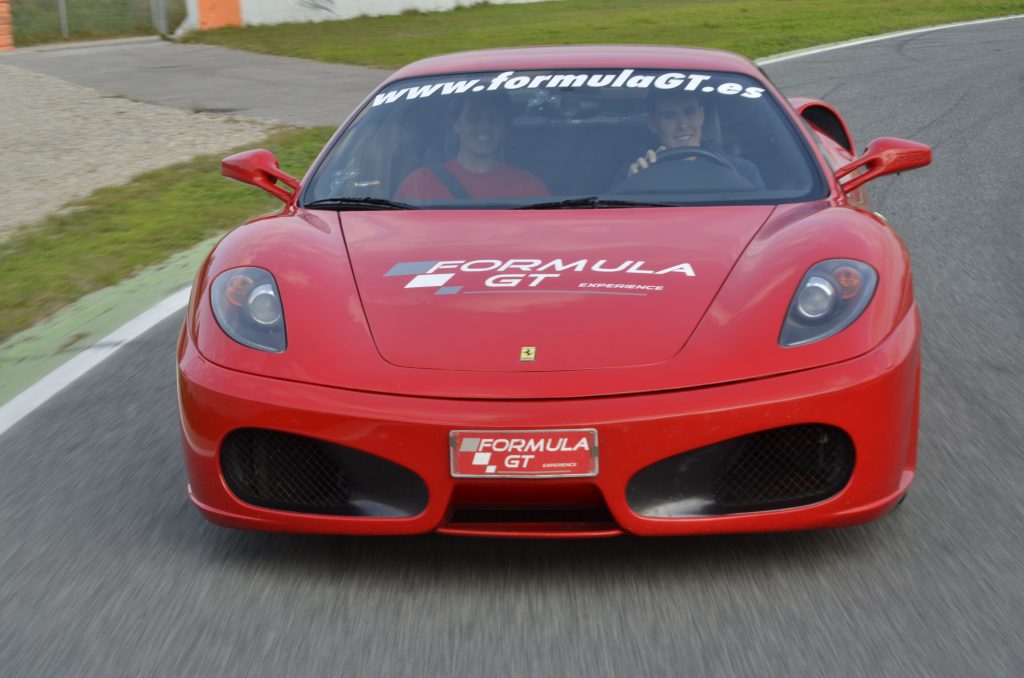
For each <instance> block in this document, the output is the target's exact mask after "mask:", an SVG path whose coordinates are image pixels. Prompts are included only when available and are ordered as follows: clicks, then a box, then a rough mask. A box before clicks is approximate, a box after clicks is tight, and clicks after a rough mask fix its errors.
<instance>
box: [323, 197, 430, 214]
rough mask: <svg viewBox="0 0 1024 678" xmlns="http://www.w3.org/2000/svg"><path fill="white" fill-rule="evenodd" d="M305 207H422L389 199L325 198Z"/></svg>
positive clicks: (324, 208) (358, 208) (333, 208)
mask: <svg viewBox="0 0 1024 678" xmlns="http://www.w3.org/2000/svg"><path fill="white" fill-rule="evenodd" d="M303 207H307V208H309V209H314V210H338V211H339V212H341V211H345V210H420V209H423V208H422V207H417V206H416V205H410V204H408V203H404V202H396V201H394V200H388V199H387V198H370V197H366V198H324V199H323V200H314V201H313V202H307V203H306V204H305V205H303Z"/></svg>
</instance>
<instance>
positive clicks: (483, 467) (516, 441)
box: [449, 428, 597, 478]
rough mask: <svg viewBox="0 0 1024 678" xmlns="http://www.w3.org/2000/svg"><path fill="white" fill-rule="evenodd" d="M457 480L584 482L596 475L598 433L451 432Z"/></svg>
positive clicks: (555, 431)
mask: <svg viewBox="0 0 1024 678" xmlns="http://www.w3.org/2000/svg"><path fill="white" fill-rule="evenodd" d="M449 439H450V444H451V455H452V476H454V477H456V478H584V477H589V476H596V475H597V431H596V430H595V429H592V428H584V429H553V430H546V431H452V432H451V434H450V436H449Z"/></svg>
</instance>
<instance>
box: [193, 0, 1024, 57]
mask: <svg viewBox="0 0 1024 678" xmlns="http://www.w3.org/2000/svg"><path fill="white" fill-rule="evenodd" d="M1021 12H1024V0H943V1H942V2H936V1H935V0H899V1H898V2H897V1H896V0H687V1H675V2H673V1H667V0H559V1H557V2H541V3H536V4H524V5H480V6H475V7H469V8H461V9H456V10H453V11H451V12H437V13H429V14H425V13H417V12H407V13H405V14H403V15H401V16H389V17H375V18H370V17H362V18H358V19H352V20H349V21H331V22H322V23H303V24H286V25H278V26H250V27H245V28H225V29H220V30H216V31H206V32H201V33H193V34H191V35H190V36H188V38H187V40H189V41H193V42H204V43H209V44H213V45H223V46H225V47H232V48H235V49H244V50H250V51H253V52H263V53H267V54H279V55H283V56H294V57H303V58H306V59H316V60H319V61H332V62H341V63H352V64H363V65H367V66H379V67H384V68H395V67H398V66H401V65H403V64H405V63H408V62H410V61H413V60H415V59H419V58H422V57H425V56H430V55H434V54H442V53H445V52H454V51H458V50H464V49H480V48H491V47H508V46H516V45H550V44H578V43H645V44H666V45H693V46H699V47H717V48H720V49H728V50H732V51H735V52H740V53H741V54H744V55H746V56H748V57H750V58H756V57H761V56H767V55H769V54H777V53H779V52H786V51H790V50H794V49H800V48H802V47H809V46H812V45H818V44H821V43H826V42H835V41H838V40H846V39H850V38H857V37H862V36H866V35H873V34H877V33H886V32H890V31H895V30H900V29H905V28H913V27H917V26H926V25H934V24H941V23H948V22H953V21H960V20H965V19H977V18H982V17H991V16H1000V15H1007V14H1016V13H1021Z"/></svg>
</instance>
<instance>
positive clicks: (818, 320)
mask: <svg viewBox="0 0 1024 678" xmlns="http://www.w3.org/2000/svg"><path fill="white" fill-rule="evenodd" d="M877 284H878V274H877V273H876V272H875V269H873V268H871V266H869V265H868V264H865V263H864V262H863V261H855V260H853V259H828V260H826V261H821V262H819V263H817V264H815V265H814V266H812V267H811V270H809V271H807V273H806V274H805V275H804V279H803V280H802V281H800V286H799V287H798V288H797V290H796V294H794V295H793V301H792V302H790V304H789V312H788V313H786V320H785V322H783V323H782V333H781V334H780V335H779V344H781V345H782V346H787V347H788V346H800V345H801V344H810V343H811V342H814V341H820V340H821V339H825V338H826V337H831V336H832V335H833V334H836V333H838V332H842V331H843V330H844V329H846V328H847V327H849V326H850V324H851V323H852V322H853V321H854V320H856V319H857V318H859V317H860V314H861V313H863V312H864V309H865V308H867V306H868V303H869V302H870V301H871V296H872V295H873V294H874V293H875V287H876V286H877Z"/></svg>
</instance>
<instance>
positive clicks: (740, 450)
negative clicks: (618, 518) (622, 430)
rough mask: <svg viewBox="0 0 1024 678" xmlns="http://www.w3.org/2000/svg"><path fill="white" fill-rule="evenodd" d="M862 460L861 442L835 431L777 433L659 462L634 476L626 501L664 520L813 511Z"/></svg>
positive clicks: (800, 428)
mask: <svg viewBox="0 0 1024 678" xmlns="http://www.w3.org/2000/svg"><path fill="white" fill-rule="evenodd" d="M854 458H855V454H854V446H853V441H852V440H851V439H850V436H849V435H848V434H847V433H846V432H845V431H843V430H842V429H839V428H836V427H835V426H827V425H825V424H801V425H797V426H786V427H783V428H776V429H770V430H768V431H761V432H759V433H753V434H750V435H745V436H740V437H738V438H732V439H730V440H724V441H722V442H720V443H716V444H714V445H708V446H707V447H702V448H700V449H697V450H691V451H688V452H682V453H680V454H677V455H674V456H672V457H669V458H667V459H663V460H661V461H659V462H656V463H654V464H651V465H650V466H648V467H647V468H644V469H642V470H640V471H638V472H637V473H636V474H635V475H634V476H633V477H632V478H631V479H630V481H629V484H628V485H627V487H626V501H627V503H628V504H629V506H630V508H631V509H632V510H633V511H635V512H636V513H638V514H639V515H642V516H647V517H659V518H680V517H685V516H707V515H725V514H729V513H749V512H752V511H770V510H774V509H782V508H791V507H794V506H805V505H807V504H813V503H815V502H818V501H822V500H824V499H828V498H829V497H831V496H833V495H835V494H836V493H838V492H839V491H840V490H842V489H843V487H845V486H846V484H847V483H848V482H849V480H850V477H851V476H852V475H853V464H854Z"/></svg>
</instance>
